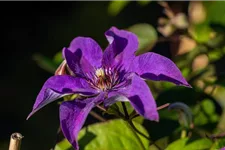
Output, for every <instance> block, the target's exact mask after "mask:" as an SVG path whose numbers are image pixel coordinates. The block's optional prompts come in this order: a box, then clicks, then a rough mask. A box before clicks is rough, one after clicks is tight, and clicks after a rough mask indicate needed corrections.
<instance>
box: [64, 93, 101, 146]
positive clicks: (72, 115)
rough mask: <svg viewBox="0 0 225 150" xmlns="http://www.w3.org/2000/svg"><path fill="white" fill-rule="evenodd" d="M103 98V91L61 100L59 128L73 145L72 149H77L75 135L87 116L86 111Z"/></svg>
mask: <svg viewBox="0 0 225 150" xmlns="http://www.w3.org/2000/svg"><path fill="white" fill-rule="evenodd" d="M103 98H104V93H101V94H99V95H98V96H97V97H93V98H88V99H85V100H74V101H69V102H63V103H62V104H61V105H60V125H61V129H62V131H63V134H64V136H65V137H66V138H67V139H68V141H69V142H70V143H71V144H72V145H73V147H74V149H76V150H78V149H79V146H78V141H77V136H78V133H79V131H80V130H81V128H82V126H83V124H84V122H85V120H86V118H87V116H88V113H89V112H90V111H91V109H92V108H93V107H94V106H95V105H96V104H98V103H100V102H102V101H103Z"/></svg>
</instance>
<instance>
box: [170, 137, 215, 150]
mask: <svg viewBox="0 0 225 150" xmlns="http://www.w3.org/2000/svg"><path fill="white" fill-rule="evenodd" d="M211 146H212V141H211V140H209V139H206V138H203V139H198V140H192V139H189V138H184V139H179V140H177V141H175V142H173V143H171V144H170V145H169V146H168V147H167V148H166V150H181V149H182V150H206V149H210V147H211Z"/></svg>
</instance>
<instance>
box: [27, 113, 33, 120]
mask: <svg viewBox="0 0 225 150" xmlns="http://www.w3.org/2000/svg"><path fill="white" fill-rule="evenodd" d="M32 115H33V113H32V112H31V113H30V114H29V115H28V116H27V118H26V120H28V119H30V117H31V116H32Z"/></svg>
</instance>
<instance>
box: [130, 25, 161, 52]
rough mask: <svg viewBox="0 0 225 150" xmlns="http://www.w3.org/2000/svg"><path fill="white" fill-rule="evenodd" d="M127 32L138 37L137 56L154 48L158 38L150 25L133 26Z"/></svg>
mask: <svg viewBox="0 0 225 150" xmlns="http://www.w3.org/2000/svg"><path fill="white" fill-rule="evenodd" d="M128 30H129V31H131V32H133V33H134V34H136V35H137V37H138V42H139V47H138V54H141V53H144V52H147V51H149V50H150V49H151V47H153V46H154V44H155V43H156V41H157V38H158V35H157V32H156V30H155V28H154V27H153V26H151V25H150V24H146V23H141V24H135V25H133V26H131V27H129V28H128Z"/></svg>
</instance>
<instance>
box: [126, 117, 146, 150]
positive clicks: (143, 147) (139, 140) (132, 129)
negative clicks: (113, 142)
mask: <svg viewBox="0 0 225 150" xmlns="http://www.w3.org/2000/svg"><path fill="white" fill-rule="evenodd" d="M127 123H128V126H129V128H130V129H131V131H132V132H133V133H134V135H135V137H136V138H137V139H138V142H139V143H140V145H141V147H142V149H143V150H145V146H144V144H143V143H142V141H141V139H140V137H139V136H138V135H137V133H136V131H135V130H134V128H133V127H132V126H131V124H130V123H129V121H128V122H127Z"/></svg>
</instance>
